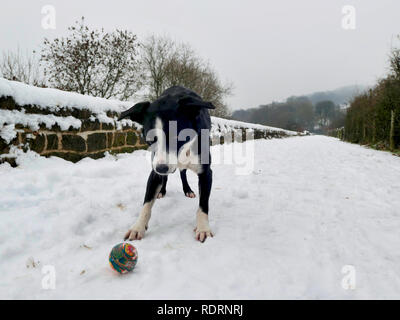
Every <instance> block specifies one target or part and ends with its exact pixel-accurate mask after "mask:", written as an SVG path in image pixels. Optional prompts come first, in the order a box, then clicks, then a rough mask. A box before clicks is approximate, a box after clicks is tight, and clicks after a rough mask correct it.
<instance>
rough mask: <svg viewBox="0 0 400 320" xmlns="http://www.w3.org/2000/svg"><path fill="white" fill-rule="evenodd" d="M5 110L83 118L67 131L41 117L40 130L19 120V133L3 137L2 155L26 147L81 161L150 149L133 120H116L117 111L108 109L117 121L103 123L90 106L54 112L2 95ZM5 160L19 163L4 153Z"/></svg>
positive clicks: (0, 105) (0, 140)
mask: <svg viewBox="0 0 400 320" xmlns="http://www.w3.org/2000/svg"><path fill="white" fill-rule="evenodd" d="M1 110H10V111H11V110H17V111H19V112H23V113H24V115H25V116H26V117H27V118H29V116H30V115H33V114H35V115H53V116H56V117H74V118H75V119H79V120H80V121H81V126H80V127H79V128H74V127H72V126H70V127H69V128H68V129H66V130H62V128H61V127H60V125H59V124H57V123H55V124H54V125H52V126H51V127H50V128H49V127H48V126H46V124H45V123H40V120H39V123H38V126H39V127H38V128H37V130H34V129H32V127H31V126H29V125H26V124H22V123H15V124H14V131H15V132H16V136H15V137H14V138H13V139H12V140H11V141H9V142H8V143H7V141H5V140H4V139H3V138H0V154H2V155H7V154H8V153H9V151H10V148H11V147H12V146H16V147H19V148H21V149H24V150H28V149H30V150H32V151H35V152H37V153H38V154H40V155H43V156H46V157H49V156H57V157H60V158H63V159H65V160H68V161H72V162H77V161H79V160H81V159H83V158H84V157H90V158H93V159H98V158H101V157H104V153H105V152H106V151H109V152H110V153H125V152H133V151H134V150H138V149H143V148H146V144H145V142H144V141H143V139H142V137H141V129H140V128H138V127H137V126H136V125H135V123H134V122H131V121H121V122H118V121H116V120H115V119H116V118H117V116H118V114H117V113H116V112H112V111H109V112H107V117H109V119H113V120H111V121H110V120H107V122H101V121H100V120H99V119H98V118H95V117H94V116H93V113H92V112H91V111H90V110H88V109H82V110H78V109H75V108H71V109H62V110H60V111H56V112H54V111H51V110H49V109H43V108H39V107H36V106H31V105H29V106H18V105H16V104H15V101H14V100H13V98H12V97H0V111H1ZM39 118H40V117H39ZM5 161H7V162H9V163H10V164H11V165H13V166H15V159H14V158H13V157H12V156H9V157H7V156H2V158H1V159H0V162H5Z"/></svg>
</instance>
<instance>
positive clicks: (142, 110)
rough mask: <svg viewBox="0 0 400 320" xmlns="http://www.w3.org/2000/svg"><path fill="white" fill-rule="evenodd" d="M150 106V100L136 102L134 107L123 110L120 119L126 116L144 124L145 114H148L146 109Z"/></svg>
mask: <svg viewBox="0 0 400 320" xmlns="http://www.w3.org/2000/svg"><path fill="white" fill-rule="evenodd" d="M149 106H150V102H148V101H145V102H139V103H137V104H135V105H134V106H133V107H132V108H130V109H128V110H126V111H124V112H122V113H121V115H120V116H119V118H118V121H119V120H122V119H124V118H129V119H131V120H132V121H135V122H137V123H140V124H143V120H144V115H145V114H146V111H147V109H148V108H149Z"/></svg>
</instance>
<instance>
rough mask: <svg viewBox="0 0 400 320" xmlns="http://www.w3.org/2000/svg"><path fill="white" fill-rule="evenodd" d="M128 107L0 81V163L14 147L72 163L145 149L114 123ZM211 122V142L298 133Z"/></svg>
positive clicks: (136, 131) (10, 158)
mask: <svg viewBox="0 0 400 320" xmlns="http://www.w3.org/2000/svg"><path fill="white" fill-rule="evenodd" d="M130 106H132V103H130V102H122V101H116V100H106V99H101V98H93V97H88V96H83V95H79V94H76V93H71V92H63V91H60V90H55V89H46V88H36V87H33V86H28V85H25V84H22V83H19V82H14V81H8V80H5V79H1V78H0V163H2V162H9V163H10V164H11V165H12V166H16V165H17V161H16V152H15V149H22V150H24V151H27V150H32V151H35V152H36V153H38V154H40V155H42V156H45V157H50V156H57V157H61V158H63V159H65V160H68V161H72V162H77V161H79V160H81V159H83V158H85V157H90V158H93V159H98V158H101V157H104V155H105V152H106V151H108V152H110V153H126V152H133V151H134V150H138V149H145V148H147V144H146V143H145V141H144V140H143V138H142V136H141V126H140V125H138V124H136V123H135V122H133V121H131V120H126V119H124V120H122V121H117V119H118V116H119V114H120V112H121V111H122V110H126V109H127V108H129V107H130ZM211 122H212V129H211V138H212V143H213V144H222V143H226V142H227V140H230V141H232V140H236V141H238V140H239V141H240V140H241V141H245V140H246V131H248V130H251V131H252V133H253V135H254V139H270V138H283V137H287V136H293V135H298V133H297V132H293V131H287V130H283V129H279V128H272V127H266V126H262V125H256V124H250V123H245V122H239V121H233V120H226V119H221V118H216V117H211ZM230 137H233V139H231V138H230ZM238 137H241V139H238Z"/></svg>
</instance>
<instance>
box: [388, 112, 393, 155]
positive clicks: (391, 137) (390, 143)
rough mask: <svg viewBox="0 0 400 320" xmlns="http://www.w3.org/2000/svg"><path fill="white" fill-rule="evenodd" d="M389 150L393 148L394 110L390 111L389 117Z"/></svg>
mask: <svg viewBox="0 0 400 320" xmlns="http://www.w3.org/2000/svg"><path fill="white" fill-rule="evenodd" d="M389 146H390V150H393V149H394V110H392V112H391V119H390V140H389Z"/></svg>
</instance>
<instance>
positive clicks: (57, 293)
mask: <svg viewBox="0 0 400 320" xmlns="http://www.w3.org/2000/svg"><path fill="white" fill-rule="evenodd" d="M246 143H251V142H246ZM246 143H245V144H246ZM255 144H256V147H255V166H254V170H253V171H252V173H251V174H249V175H241V176H239V175H235V168H234V166H232V165H214V166H213V171H214V184H213V192H212V195H211V200H210V221H211V227H212V229H213V231H214V233H215V237H214V238H212V239H207V241H206V242H205V243H203V244H202V243H199V242H196V241H195V240H194V233H193V227H194V224H195V212H196V208H197V199H188V198H185V197H184V195H183V192H182V191H181V185H180V180H179V175H178V174H175V175H173V176H171V177H170V179H169V182H168V187H167V195H166V197H165V198H164V199H161V200H158V201H157V202H156V204H155V206H154V209H153V215H152V220H151V221H150V226H149V230H148V232H147V234H146V236H145V238H144V239H143V240H142V241H136V242H134V245H135V246H136V247H137V248H138V251H139V262H138V264H137V267H136V269H135V270H134V271H133V272H132V273H130V274H126V275H118V274H116V273H115V272H114V271H112V270H111V269H110V267H109V265H108V254H109V252H110V250H111V248H112V247H113V246H114V245H115V244H117V243H119V242H121V240H122V237H123V235H124V233H125V232H126V231H127V228H128V227H129V226H130V225H131V224H132V222H133V221H134V219H135V217H136V215H137V214H138V212H139V209H140V206H141V202H142V199H143V195H144V191H145V184H146V179H147V175H148V173H149V170H150V164H149V163H148V161H147V154H148V152H147V151H137V152H134V153H133V154H125V155H119V156H118V157H114V156H108V157H106V158H103V159H100V160H91V159H85V160H83V161H81V162H79V163H77V164H72V163H69V162H66V161H64V160H62V159H59V158H50V159H45V158H42V157H38V156H34V155H33V154H32V153H28V154H25V155H22V156H21V157H20V158H19V160H20V162H21V165H20V167H18V168H16V169H12V168H10V167H9V165H8V164H3V165H0V177H1V183H0V214H1V216H0V253H1V259H0V298H2V299H4V298H11V299H15V298H22V299H25V298H34V299H35V298H44V299H53V298H56V299H64V298H67V299H71V298H78V299H82V298H95V299H96V298H125V299H150V298H151V299H158V298H163V299H172V298H181V299H220V298H224V299H271V298H272V299H276V298H294V299H304V298H317V299H322V298H345V299H355V298H358V299H364V298H378V299H380V298H397V299H398V298H400V232H399V230H400V196H399V195H400V158H398V157H395V156H392V155H391V154H390V153H386V152H379V151H374V150H371V149H366V148H363V147H361V146H358V145H353V144H348V143H343V142H340V141H338V140H336V139H333V138H328V137H321V136H310V137H294V138H289V139H273V140H259V141H255ZM226 147H227V146H226V145H225V146H224V145H222V146H214V147H213V149H212V152H213V153H214V154H216V153H218V152H220V151H221V150H223V148H226ZM188 177H189V182H190V183H191V185H192V186H193V187H196V185H197V181H196V177H195V175H194V174H191V173H188ZM195 189H197V188H195ZM46 265H51V266H54V268H55V271H56V288H55V289H54V290H51V289H50V290H45V289H43V288H42V284H41V283H42V279H43V278H44V277H45V276H46V275H45V274H42V268H43V267H44V266H46ZM346 265H351V266H354V268H355V269H354V270H355V276H356V277H355V280H356V281H355V289H354V290H345V289H343V287H342V281H343V278H345V277H347V276H348V275H349V274H344V273H342V268H343V266H346ZM44 270H45V271H46V269H44ZM345 270H346V269H345Z"/></svg>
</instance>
